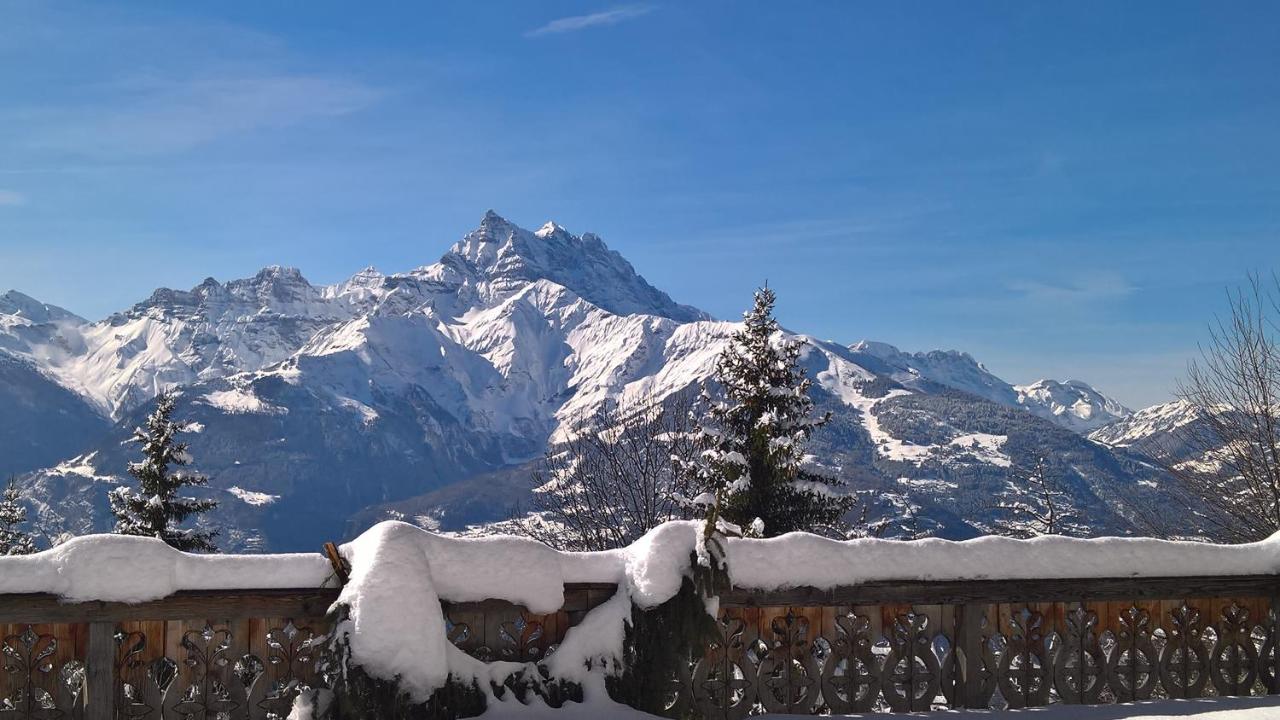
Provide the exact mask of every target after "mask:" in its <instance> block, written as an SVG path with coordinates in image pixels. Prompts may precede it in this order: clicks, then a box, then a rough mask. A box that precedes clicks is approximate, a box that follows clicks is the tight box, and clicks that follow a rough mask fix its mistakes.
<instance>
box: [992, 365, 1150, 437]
mask: <svg viewBox="0 0 1280 720" xmlns="http://www.w3.org/2000/svg"><path fill="white" fill-rule="evenodd" d="M1013 389H1014V390H1015V391H1017V393H1018V403H1019V404H1020V405H1024V406H1026V407H1027V408H1028V409H1029V410H1031V411H1032V412H1033V413H1035V414H1037V415H1040V416H1042V417H1051V418H1053V419H1056V420H1057V421H1058V422H1059V424H1061V425H1063V426H1065V427H1067V428H1069V429H1072V430H1075V431H1076V432H1081V433H1086V432H1090V431H1092V430H1096V429H1097V428H1100V427H1102V426H1103V425H1106V424H1108V423H1112V422H1115V421H1116V420H1118V419H1120V418H1122V417H1125V416H1127V415H1130V414H1132V413H1133V411H1132V410H1130V409H1129V408H1127V407H1125V406H1124V405H1122V404H1120V403H1119V402H1117V401H1115V400H1113V399H1111V398H1109V397H1107V396H1106V395H1103V394H1102V393H1101V392H1098V390H1097V388H1095V387H1093V386H1092V385H1090V384H1089V383H1086V382H1083V381H1081V380H1068V381H1066V382H1060V381H1058V380H1053V379H1049V378H1042V379H1040V380H1037V381H1035V382H1033V383H1030V384H1028V385H1015V386H1013Z"/></svg>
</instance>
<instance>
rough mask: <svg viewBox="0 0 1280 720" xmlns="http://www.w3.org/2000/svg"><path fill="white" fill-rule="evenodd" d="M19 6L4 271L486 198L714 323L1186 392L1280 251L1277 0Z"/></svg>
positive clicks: (9, 276)
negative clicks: (740, 320)
mask: <svg viewBox="0 0 1280 720" xmlns="http://www.w3.org/2000/svg"><path fill="white" fill-rule="evenodd" d="M356 8H357V6H356V5H352V4H351V3H347V2H332V3H326V2H309V3H262V2H244V3H238V2H219V3H205V4H195V3H167V4H160V3H137V4H131V3H94V4H83V5H80V4H73V3H63V2H11V1H10V0H0V289H3V288H8V287H15V288H17V289H20V290H22V291H24V292H27V293H29V294H31V295H33V296H36V297H38V298H40V299H42V300H45V301H47V302H52V303H56V304H59V305H63V306H65V307H67V308H69V309H71V310H74V311H76V312H79V313H81V314H83V315H86V316H88V317H93V318H97V317H102V316H104V315H106V314H107V313H109V312H111V311H113V310H116V309H120V308H123V307H126V306H128V305H129V304H131V303H132V302H135V301H137V300H139V299H141V298H143V297H145V296H146V295H147V294H149V292H150V290H151V289H152V288H154V287H156V286H162V285H163V286H170V287H190V286H193V285H195V284H197V283H198V282H199V281H200V280H201V279H203V278H204V277H205V276H208V275H212V276H214V277H217V278H219V279H230V278H233V277H242V276H246V275H250V274H252V273H253V272H254V271H256V269H258V268H259V267H261V266H263V265H267V264H273V263H276V264H284V265H293V266H297V267H300V268H301V269H302V270H303V272H304V273H305V274H306V275H307V277H308V278H309V279H311V280H312V281H313V282H318V283H319V282H333V281H336V280H339V279H341V278H343V277H345V276H348V275H350V274H351V273H353V272H355V271H356V270H358V269H360V268H362V267H364V266H367V265H370V264H372V265H375V266H377V267H378V268H379V269H382V270H384V271H397V270H404V269H408V268H411V267H415V266H418V265H423V264H427V263H430V262H432V261H434V260H435V259H436V258H438V257H439V255H440V254H441V252H443V250H444V249H445V248H446V247H447V246H448V245H449V244H450V243H452V242H453V241H454V240H456V239H457V238H458V237H460V236H461V235H462V234H463V233H465V232H466V231H467V230H469V229H471V228H472V227H474V226H475V225H476V224H477V222H478V221H479V219H480V217H481V215H482V214H483V212H484V211H485V210H486V209H488V208H491V207H492V208H494V209H496V210H498V211H499V212H500V213H502V214H503V215H505V216H507V217H508V218H510V219H512V220H514V221H516V222H518V223H520V224H523V225H525V226H531V227H537V226H539V225H541V224H542V223H543V222H544V221H546V220H548V219H555V220H556V221H558V222H560V223H561V224H562V225H565V226H566V227H568V228H569V229H570V230H573V231H575V232H582V231H586V230H591V231H595V232H597V233H599V234H601V235H602V236H603V237H604V238H605V240H606V242H608V243H609V244H610V245H611V246H612V247H613V248H615V249H617V250H619V251H620V252H622V253H623V254H624V255H626V256H627V257H628V258H629V259H630V260H631V261H632V262H633V263H634V264H635V265H636V267H637V268H638V269H639V270H640V272H641V273H642V274H644V275H645V276H646V277H647V278H648V279H649V280H650V281H651V282H652V283H654V284H655V285H657V286H659V287H661V288H663V289H665V290H667V291H668V292H670V293H671V294H672V296H674V297H675V298H677V299H678V300H680V301H681V302H686V303H690V304H694V305H697V306H699V307H702V308H704V309H706V310H708V311H710V312H712V313H713V314H716V315H718V316H721V317H732V316H736V314H737V313H738V312H739V311H740V310H741V309H742V308H743V307H744V306H745V305H746V304H747V303H748V301H749V296H750V291H751V289H752V288H753V287H755V286H756V285H758V284H760V283H761V282H763V281H764V280H765V279H768V281H769V284H770V285H771V286H773V287H776V288H777V289H778V291H779V293H780V309H779V310H780V312H779V314H780V316H781V318H782V320H783V322H784V323H786V324H787V325H789V326H790V327H792V328H794V329H798V330H803V331H806V332H809V333H812V334H815V335H819V336H823V337H827V338H832V339H837V340H841V341H846V342H852V341H856V340H858V339H862V338H871V339H878V340H882V341H886V342H892V343H894V344H897V345H899V346H901V347H904V348H906V349H913V350H918V349H930V348H937V347H942V348H959V349H963V350H967V351H969V352H971V353H972V354H974V355H975V356H976V357H978V358H979V359H980V360H983V361H984V362H985V363H986V364H987V365H988V366H989V367H990V368H991V369H992V370H994V371H995V372H997V373H998V374H1000V375H1001V376H1003V377H1005V378H1006V379H1009V380H1012V381H1019V382H1025V381H1029V380H1032V379H1035V378H1037V377H1040V376H1051V377H1058V378H1060V379H1065V378H1077V377H1078V378H1081V379H1085V380H1088V381H1090V382H1092V383H1094V384H1095V385H1097V386H1098V387H1099V388H1101V389H1102V390H1104V391H1106V392H1109V393H1110V394H1112V395H1114V396H1116V397H1117V398H1119V399H1120V400H1122V401H1124V402H1126V403H1129V404H1132V405H1143V404H1147V403H1151V402H1156V401H1160V400H1163V399H1165V398H1166V397H1167V396H1168V395H1169V392H1170V390H1171V387H1172V383H1173V380H1174V379H1175V378H1176V377H1177V376H1178V375H1179V374H1180V372H1181V371H1182V369H1183V368H1184V366H1185V363H1186V361H1187V359H1188V358H1189V357H1190V356H1191V355H1192V354H1194V352H1195V347H1196V343H1197V342H1198V341H1200V340H1202V339H1203V337H1204V326H1205V324H1206V322H1207V321H1208V320H1209V319H1210V318H1211V316H1212V314H1213V313H1214V312H1216V311H1220V310H1221V309H1222V306H1223V289H1224V288H1225V287H1226V286H1228V285H1230V284H1233V283H1236V282H1238V281H1239V280H1240V279H1242V278H1243V276H1244V275H1245V273H1246V272H1247V271H1250V270H1259V269H1260V270H1264V271H1267V270H1271V269H1274V268H1276V267H1277V266H1280V132H1277V128H1280V43H1277V42H1276V41H1275V28H1276V27H1278V26H1280V4H1277V3H1247V2H1232V3H1216V2H1203V3H1177V2H1150V3H1143V2H1124V3H1111V2H1107V3H1103V2H1098V3H1092V2H1081V3H1057V4H1039V3H1033V2H1008V3H977V2H972V3H969V2H966V3H941V2H938V3H914V2H886V3H855V2H832V3H745V4H744V3H720V2H699V3H683V2H682V3H661V2H654V3H633V4H610V3H607V2H544V3H534V2H512V3H496V4H495V3H486V4H479V3H457V4H442V3H394V4H393V3H387V4H385V5H374V4H373V3H360V4H359V6H358V10H357V9H356Z"/></svg>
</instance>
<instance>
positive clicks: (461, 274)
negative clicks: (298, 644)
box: [0, 212, 1157, 550]
mask: <svg viewBox="0 0 1280 720" xmlns="http://www.w3.org/2000/svg"><path fill="white" fill-rule="evenodd" d="M745 301H746V299H744V303H745ZM732 329H733V325H732V324H731V323H726V322H721V321H716V320H713V319H711V318H710V317H709V316H707V315H706V314H705V313H702V312H701V311H699V310H697V309H695V308H691V307H688V306H684V305H679V304H677V303H675V302H674V301H673V300H672V299H671V298H670V297H669V296H668V295H666V294H665V293H663V292H661V291H659V290H657V289H655V288H654V287H653V286H651V285H649V283H647V282H646V281H645V280H644V279H643V278H642V277H640V275H639V274H637V273H636V272H635V270H634V269H633V268H632V266H631V265H630V264H629V263H628V262H627V261H626V260H625V259H623V258H622V257H621V256H620V255H618V254H617V253H616V252H613V251H611V250H609V249H608V248H607V247H606V246H605V245H604V243H603V242H602V241H601V240H600V239H599V238H598V237H596V236H594V235H591V234H584V235H581V236H576V235H573V234H571V233H569V232H568V231H567V230H565V229H564V228H562V227H560V226H558V225H556V224H554V223H548V224H547V225H545V226H543V227H542V228H541V229H540V230H538V231H536V232H530V231H527V230H524V229H521V228H519V227H516V226H515V225H513V224H511V223H509V222H507V221H506V220H504V219H503V218H501V217H499V216H498V215H496V214H494V213H492V212H490V213H488V214H486V215H485V217H484V219H483V220H482V221H481V223H480V226H479V227H478V228H477V229H476V230H474V231H472V232H471V233H468V234H467V235H466V236H465V237H464V238H463V239H462V240H461V241H459V242H458V243H456V244H455V245H453V247H452V248H450V249H449V251H448V252H446V253H445V254H444V256H443V257H442V258H441V259H440V261H439V262H437V263H434V264H432V265H428V266H425V267H421V268H418V269H415V270H412V271H409V272H405V273H396V274H391V275H383V274H381V273H378V272H377V271H375V270H373V269H367V270H364V271H361V272H359V273H357V274H356V275H354V276H352V277H351V278H350V279H349V280H347V281H345V282H342V283H338V284H336V285H332V286H324V287H318V286H313V285H311V284H310V283H308V282H307V281H306V280H305V279H304V278H303V277H302V275H301V274H300V273H299V272H298V271H296V270H292V269H287V268H278V267H273V268H267V269H265V270H263V271H262V272H260V273H258V274H257V275H256V276H254V277H253V278H248V279H244V280H233V281H230V282H226V283H219V282H217V281H215V280H212V279H210V280H206V281H205V282H204V283H202V284H200V285H199V286H197V287H196V288H193V289H192V290H190V291H177V290H168V289H162V290H157V291H156V292H155V293H153V294H152V296H151V297H150V298H149V299H147V300H146V301H144V302H142V303H139V304H137V305H135V306H134V307H133V308H130V309H129V310H127V311H124V312H121V313H118V314H116V315H112V316H111V317H109V318H107V319H105V320H102V321H98V322H93V323H90V322H86V321H84V320H82V319H80V318H78V317H76V316H74V315H72V314H71V313H68V312H66V311H63V310H60V309H58V308H53V307H50V306H45V305H42V304H40V303H38V302H36V301H34V300H32V299H30V298H26V297H25V296H21V295H18V294H16V293H11V294H9V295H6V296H4V300H3V304H0V360H3V361H5V362H8V363H10V364H12V365H13V367H21V368H23V370H22V374H13V373H9V374H3V368H4V367H5V366H4V365H3V364H0V402H4V405H3V406H0V407H4V408H6V409H8V408H11V407H12V408H13V412H12V413H6V414H7V415H8V416H9V417H11V418H18V419H17V420H15V422H16V423H22V422H24V420H23V419H22V418H26V417H28V416H31V417H33V418H34V417H35V416H36V415H39V413H40V412H45V410H47V408H49V407H53V404H52V403H48V402H34V403H33V402H27V403H25V404H24V403H13V404H10V403H11V402H12V401H10V400H9V399H8V397H9V395H13V394H15V392H18V390H17V389H21V388H27V389H29V388H34V387H41V388H44V390H43V391H44V392H48V393H54V392H57V393H61V395H60V396H59V397H61V398H62V399H63V400H64V401H65V402H66V404H67V405H68V407H67V408H66V409H65V410H59V411H58V412H65V414H67V417H68V418H70V419H69V420H68V423H69V424H68V425H67V427H71V428H79V430H77V432H78V433H79V434H77V432H63V431H61V430H58V429H56V428H57V426H56V424H55V425H52V426H51V425H49V424H48V423H49V422H50V421H49V420H48V419H47V418H45V419H43V420H41V422H42V423H43V424H38V425H33V427H41V428H49V429H48V430H41V431H40V432H38V433H36V435H38V436H39V437H37V438H36V439H35V440H34V442H35V444H36V445H39V446H41V448H42V449H41V451H40V452H38V453H35V454H33V455H31V456H30V457H26V456H20V458H25V459H20V460H19V464H20V465H21V464H25V466H22V467H16V468H14V469H15V470H27V471H31V472H28V473H27V474H26V475H25V476H24V478H23V482H24V483H25V484H26V485H27V486H29V487H30V489H31V491H32V493H31V494H32V497H33V499H34V501H35V502H36V504H37V510H38V512H39V514H40V516H41V519H42V523H43V525H44V526H45V527H46V528H48V529H49V532H56V531H57V530H59V529H64V530H68V531H72V532H83V531H87V530H90V529H102V528H105V527H107V526H108V524H109V517H108V513H107V512H106V502H105V495H106V491H107V490H108V489H109V488H110V487H111V486H112V485H113V484H114V483H116V482H119V481H120V479H121V476H122V475H123V470H124V467H125V463H126V462H127V460H128V459H129V457H130V453H131V448H129V447H128V446H122V445H121V441H122V440H123V439H124V438H125V437H127V435H128V432H129V430H130V429H131V428H132V427H133V426H134V425H135V424H137V423H138V422H139V421H140V419H141V418H142V417H143V415H144V414H145V413H146V412H147V411H148V410H149V404H150V401H151V399H152V398H153V397H154V395H155V394H156V393H157V392H158V391H159V390H160V389H163V388H166V387H182V388H183V394H184V400H183V402H182V403H181V407H182V411H181V412H182V413H183V414H184V415H185V417H186V418H187V419H190V420H191V421H192V422H194V423H195V427H196V428H197V429H198V430H199V432H197V433H196V434H195V435H193V436H192V437H191V438H190V439H191V441H192V452H193V455H194V456H195V457H196V459H197V461H198V464H199V469H200V470H201V471H202V472H204V473H206V474H208V475H209V476H210V477H211V488H210V490H209V492H210V494H211V495H213V496H214V497H216V498H218V499H219V500H221V501H222V505H221V507H220V509H219V510H218V511H217V513H216V514H215V515H214V516H212V517H211V518H209V522H211V523H215V524H218V525H220V526H222V527H224V528H226V532H225V533H224V535H225V537H224V544H225V545H226V546H227V547H235V548H242V549H246V548H247V549H272V550H293V549H312V548H314V547H315V546H316V545H317V544H318V543H320V542H322V541H323V540H326V539H335V538H340V537H343V536H350V535H351V534H352V533H354V532H358V531H359V530H360V529H362V528H363V527H364V526H366V525H367V524H368V523H369V522H371V521H373V520H375V519H380V518H382V517H386V516H388V515H392V516H402V517H405V518H407V519H410V520H415V521H417V522H419V523H420V524H423V525H424V526H428V527H433V528H441V529H446V530H456V529H462V528H463V527H465V526H467V525H468V524H473V523H482V522H490V521H494V520H500V519H502V518H503V517H505V515H506V514H507V513H508V510H509V508H510V507H512V506H513V505H514V504H515V503H517V502H519V501H520V500H521V499H522V497H524V496H525V495H526V494H527V492H528V490H529V488H528V483H527V477H528V466H529V464H530V462H531V461H532V460H533V459H535V458H536V457H538V456H539V455H540V454H541V452H542V451H543V450H544V449H545V447H546V446H547V443H548V442H549V441H551V440H554V438H555V437H556V434H557V432H560V431H561V430H562V429H563V428H564V427H565V426H566V424H567V423H571V422H573V421H574V420H575V419H576V418H579V417H581V416H583V415H584V414H586V413H590V412H592V411H593V410H594V409H595V408H597V407H598V406H599V404H600V403H602V402H604V401H605V400H606V399H608V398H612V397H619V396H645V397H663V396H666V395H669V394H671V393H674V392H678V391H681V390H684V389H687V388H691V387H694V386H696V385H697V384H699V383H700V382H702V381H703V380H704V379H705V378H707V377H708V376H709V375H710V373H711V369H712V366H713V363H714V359H715V356H716V354H717V353H718V352H719V349H720V347H721V346H722V344H723V343H724V341H725V339H726V338H727V336H728V335H729V333H730V332H731V331H732ZM798 337H801V338H802V339H803V340H804V341H805V343H806V351H805V356H804V357H805V363H806V366H807V368H808V370H809V372H810V374H811V376H812V377H814V378H815V380H816V393H817V397H818V402H819V404H820V405H821V406H823V407H825V408H827V409H830V410H832V411H833V413H834V416H835V420H834V421H833V422H832V423H831V424H830V425H829V426H828V427H827V428H825V429H824V430H823V431H822V432H821V434H820V436H819V437H818V439H817V445H816V450H817V454H818V456H819V457H820V458H821V459H822V462H823V464H825V465H827V466H828V467H830V468H831V469H832V470H833V471H836V472H839V473H841V474H843V475H845V476H846V477H847V478H849V480H850V481H851V483H852V484H853V485H854V486H855V487H856V488H858V489H859V490H860V491H861V492H862V493H863V494H864V495H865V497H866V499H867V501H868V502H869V503H870V504H871V505H872V506H873V509H874V512H875V513H878V514H883V515H885V516H890V517H895V518H901V517H902V516H903V515H904V512H905V514H906V515H907V516H910V517H911V518H913V519H912V520H911V521H910V526H911V527H910V528H907V531H912V532H915V531H929V532H936V533H939V534H942V535H946V536H950V537H964V536H968V535H972V534H975V533H979V532H982V531H983V530H985V529H986V528H987V524H988V522H989V520H990V515H991V506H992V504H993V502H992V496H993V494H994V493H996V492H998V491H1000V490H1001V489H1002V488H1003V487H1004V484H1005V478H1006V475H1007V473H1008V470H1009V467H1010V466H1011V465H1015V464H1019V463H1025V462H1030V461H1031V460H1033V459H1034V458H1035V457H1036V456H1038V455H1040V454H1046V453H1052V454H1053V455H1054V456H1055V457H1057V458H1059V459H1060V460H1061V463H1062V466H1063V468H1064V472H1065V473H1066V475H1067V481H1068V483H1069V485H1070V489H1071V492H1072V495H1073V498H1074V500H1075V502H1076V504H1077V505H1078V507H1079V508H1080V509H1081V510H1082V511H1083V512H1085V513H1087V516H1088V521H1089V524H1090V525H1091V527H1093V528H1094V529H1095V530H1096V531H1097V532H1112V533H1117V532H1118V533H1123V532H1127V531H1129V530H1130V529H1132V526H1131V524H1130V522H1129V520H1128V519H1127V517H1128V516H1129V513H1128V512H1127V511H1126V508H1127V507H1129V506H1130V505H1131V504H1132V503H1139V502H1150V501H1151V497H1150V495H1151V493H1152V492H1154V491H1153V490H1152V485H1153V484H1157V483H1154V481H1153V478H1152V476H1153V473H1155V472H1156V471H1155V470H1153V469H1152V468H1151V467H1150V466H1149V465H1147V464H1144V463H1142V462H1140V461H1139V460H1138V459H1136V456H1134V455H1132V454H1131V453H1130V452H1129V451H1127V450H1125V449H1123V448H1118V447H1108V446H1105V445H1103V444H1099V443H1096V442H1092V441H1090V440H1088V439H1086V438H1085V437H1084V436H1083V435H1081V434H1080V433H1082V432H1084V431H1087V430H1092V429H1094V428H1097V427H1099V426H1101V425H1103V424H1104V423H1105V422H1106V421H1109V420H1115V419H1117V418H1121V417H1124V416H1126V415H1127V414H1128V411H1127V409H1125V408H1123V407H1122V406H1121V405H1119V404H1118V403H1115V402H1114V401H1111V400H1109V399H1108V398H1106V397H1105V396H1103V395H1101V394H1100V393H1098V392H1097V391H1096V390H1094V389H1093V388H1090V387H1088V386H1087V385H1085V384H1083V383H1079V382H1074V381H1073V382H1070V383H1056V382H1054V381H1041V382H1040V383H1036V384H1034V385H1031V386H1025V387H1015V386H1013V385H1010V384H1009V383H1006V382H1005V381H1003V380H1001V379H1000V378H998V377H996V376H994V375H993V374H991V373H990V372H989V371H987V370H986V368H984V367H983V366H982V365H981V364H980V363H978V362H976V361H975V360H974V359H973V358H971V357H970V356H968V355H967V354H964V353H958V352H940V351H936V352H930V353H914V354H912V353H904V352H901V351H899V350H897V349H896V348H893V347H891V346H888V345H884V344H881V343H870V342H862V343H858V344H855V345H850V346H846V345H841V344H838V343H834V342H829V341H822V340H818V339H815V338H809V337H807V336H803V335H800V336H798ZM33 373H34V374H33ZM5 393H8V394H9V395H6V394H5ZM33 407H36V408H40V410H33V409H32V408H33ZM45 414H46V415H47V414H48V413H47V412H45ZM14 437H16V436H14ZM14 437H11V436H10V435H9V434H4V435H2V436H0V438H3V439H0V443H4V444H5V445H0V456H10V455H13V454H14V453H13V452H12V448H10V447H8V445H12V444H14V443H15V442H18V443H21V442H31V441H28V440H22V439H18V440H15V439H14ZM39 468H43V469H39ZM898 530H902V528H898ZM894 531H895V530H893V529H891V532H894Z"/></svg>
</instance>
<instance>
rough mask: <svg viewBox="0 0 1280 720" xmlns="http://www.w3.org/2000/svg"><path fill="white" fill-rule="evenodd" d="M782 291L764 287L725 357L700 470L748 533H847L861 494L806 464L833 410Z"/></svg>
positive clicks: (727, 514) (702, 441)
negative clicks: (778, 313)
mask: <svg viewBox="0 0 1280 720" xmlns="http://www.w3.org/2000/svg"><path fill="white" fill-rule="evenodd" d="M776 300H777V297H776V296H775V294H774V292H773V291H772V290H770V289H769V288H768V287H765V288H762V289H760V290H757V291H756V294H755V306H754V307H753V308H752V309H751V310H750V311H748V312H747V313H745V314H744V319H745V323H744V325H743V327H742V328H741V329H740V330H738V331H737V332H735V333H734V334H733V337H732V338H730V340H729V345H728V347H726V348H725V349H724V351H723V352H722V353H721V354H720V357H719V359H718V360H717V362H716V368H715V376H714V385H715V386H716V387H715V391H714V392H713V391H712V390H711V389H704V391H703V398H704V402H705V403H706V414H705V417H704V418H703V420H702V422H701V424H700V427H699V429H698V431H697V442H698V446H699V448H700V449H701V454H700V455H699V456H698V458H697V460H696V461H695V463H694V466H693V468H692V470H693V472H694V473H695V475H696V481H697V484H698V485H700V486H702V487H706V488H710V492H711V493H712V494H714V495H715V496H716V498H717V501H716V502H717V507H716V508H715V509H714V510H713V511H712V512H714V513H715V514H717V515H718V517H719V518H721V519H723V520H726V521H728V522H730V523H733V524H735V525H738V526H739V527H741V528H742V529H743V531H744V533H746V534H754V535H763V536H769V537H772V536H775V535H781V534H783V533H788V532H792V531H796V530H806V531H809V532H816V533H821V534H825V535H836V536H844V535H845V534H846V530H847V529H846V528H845V527H844V523H843V518H844V515H845V513H847V512H848V511H849V510H850V509H851V508H852V507H853V505H854V503H855V502H856V499H855V497H854V496H853V495H850V494H845V493H844V492H843V491H842V490H843V485H844V483H843V482H841V481H840V480H837V479H835V478H831V477H827V476H825V475H821V474H818V473H816V472H813V471H811V470H808V469H806V468H805V463H804V458H805V453H804V449H805V444H806V443H807V441H808V440H809V438H810V436H811V435H812V434H813V431H814V429H815V428H817V427H819V426H821V425H822V424H823V423H825V422H826V421H827V420H828V417H829V416H827V415H816V414H815V413H814V409H813V400H812V399H811V398H810V397H809V387H810V380H809V378H807V377H806V376H805V373H804V369H803V368H801V367H800V347H801V344H800V343H799V342H796V341H793V340H790V339H788V338H786V337H785V336H783V335H782V333H781V332H780V330H779V328H778V321H777V320H775V319H774V317H773V305H774V302H775V301H776Z"/></svg>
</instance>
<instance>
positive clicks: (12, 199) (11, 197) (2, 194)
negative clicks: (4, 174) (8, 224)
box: [0, 189, 27, 207]
mask: <svg viewBox="0 0 1280 720" xmlns="http://www.w3.org/2000/svg"><path fill="white" fill-rule="evenodd" d="M26 204H27V196H26V195H23V194H22V193H20V192H15V191H13V190H3V189H0V207H18V206H19V205H26Z"/></svg>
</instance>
